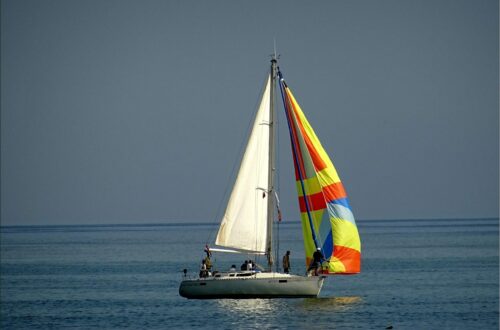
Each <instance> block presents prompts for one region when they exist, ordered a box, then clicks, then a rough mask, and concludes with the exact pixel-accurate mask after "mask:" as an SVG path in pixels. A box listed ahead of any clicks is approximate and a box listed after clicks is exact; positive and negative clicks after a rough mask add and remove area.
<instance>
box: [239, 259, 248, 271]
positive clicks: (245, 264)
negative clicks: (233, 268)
mask: <svg viewBox="0 0 500 330" xmlns="http://www.w3.org/2000/svg"><path fill="white" fill-rule="evenodd" d="M247 265H248V260H245V262H244V263H243V264H242V265H241V267H240V269H241V270H247Z"/></svg>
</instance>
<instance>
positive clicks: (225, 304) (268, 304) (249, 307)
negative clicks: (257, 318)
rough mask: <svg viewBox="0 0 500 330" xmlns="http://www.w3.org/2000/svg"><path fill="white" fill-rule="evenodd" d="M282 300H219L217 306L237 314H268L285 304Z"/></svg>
mask: <svg viewBox="0 0 500 330" xmlns="http://www.w3.org/2000/svg"><path fill="white" fill-rule="evenodd" d="M280 300H282V299H218V300H216V301H217V304H218V305H219V306H220V307H222V308H223V309H224V310H226V311H228V312H231V313H237V314H247V313H248V314H253V315H255V314H268V313H273V312H275V311H276V310H277V309H278V308H279V307H280V306H281V305H282V304H283V303H280Z"/></svg>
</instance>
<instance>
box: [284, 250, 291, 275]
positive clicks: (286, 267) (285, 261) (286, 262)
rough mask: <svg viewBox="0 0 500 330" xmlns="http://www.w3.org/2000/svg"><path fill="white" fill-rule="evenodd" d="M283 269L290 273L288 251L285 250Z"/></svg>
mask: <svg viewBox="0 0 500 330" xmlns="http://www.w3.org/2000/svg"><path fill="white" fill-rule="evenodd" d="M283 271H284V272H285V273H286V274H288V273H290V251H286V254H285V255H284V256H283Z"/></svg>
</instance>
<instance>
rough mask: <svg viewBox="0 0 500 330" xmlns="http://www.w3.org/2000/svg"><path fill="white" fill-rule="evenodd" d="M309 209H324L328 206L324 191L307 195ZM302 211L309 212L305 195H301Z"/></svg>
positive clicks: (300, 204) (300, 205)
mask: <svg viewBox="0 0 500 330" xmlns="http://www.w3.org/2000/svg"><path fill="white" fill-rule="evenodd" d="M306 198H307V205H308V206H309V211H317V210H323V209H325V208H326V202H325V197H324V196H323V193H322V192H319V193H316V194H312V195H306ZM299 207H300V212H307V209H306V202H305V200H304V196H299Z"/></svg>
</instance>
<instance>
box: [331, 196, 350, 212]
mask: <svg viewBox="0 0 500 330" xmlns="http://www.w3.org/2000/svg"><path fill="white" fill-rule="evenodd" d="M330 203H332V204H339V205H342V206H343V207H346V208H348V209H349V210H351V205H349V198H347V197H345V198H339V199H335V200H333V201H330Z"/></svg>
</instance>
